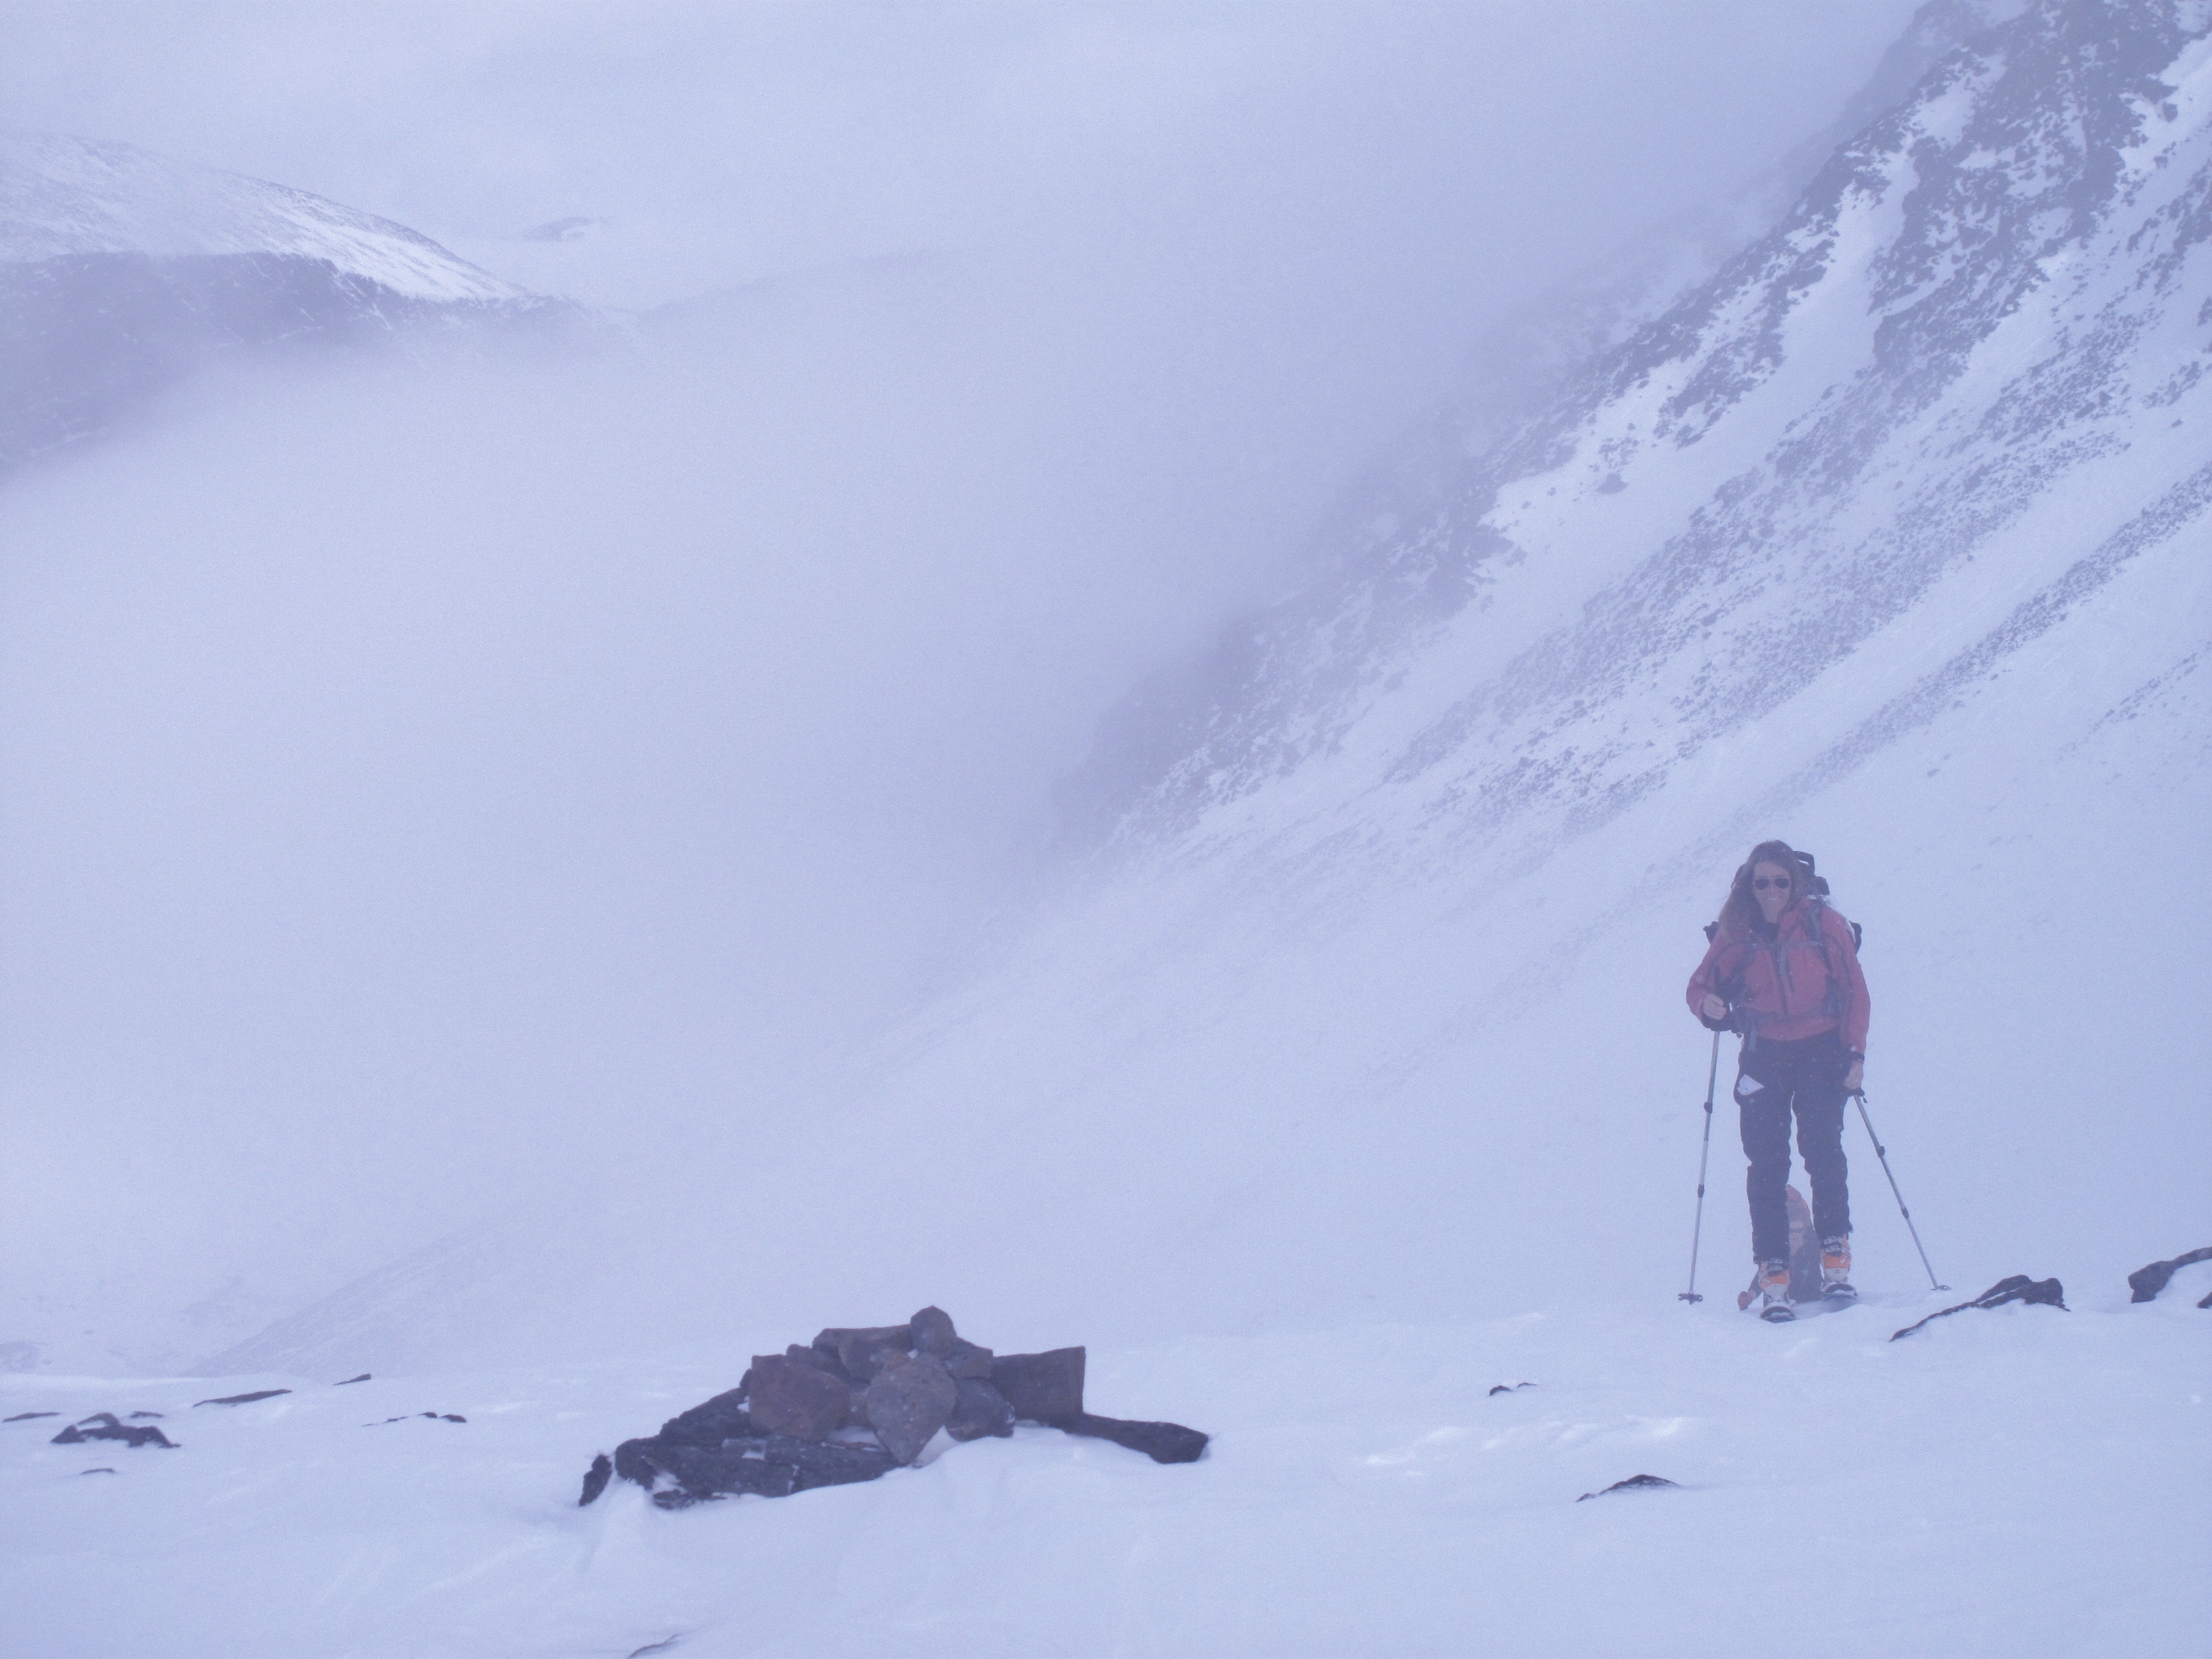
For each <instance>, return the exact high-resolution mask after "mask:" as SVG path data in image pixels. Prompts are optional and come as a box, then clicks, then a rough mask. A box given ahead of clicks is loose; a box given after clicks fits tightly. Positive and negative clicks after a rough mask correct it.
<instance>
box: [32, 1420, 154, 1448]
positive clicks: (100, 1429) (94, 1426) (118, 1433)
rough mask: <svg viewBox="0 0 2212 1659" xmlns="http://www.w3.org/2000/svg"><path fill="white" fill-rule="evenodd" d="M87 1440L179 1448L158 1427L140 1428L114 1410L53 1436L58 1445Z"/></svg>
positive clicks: (68, 1444)
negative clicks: (129, 1422) (117, 1441)
mask: <svg viewBox="0 0 2212 1659" xmlns="http://www.w3.org/2000/svg"><path fill="white" fill-rule="evenodd" d="M87 1440H120V1441H121V1442H122V1443H124V1444H125V1445H126V1446H130V1447H133V1448H136V1447H139V1446H166V1447H167V1448H168V1449H170V1450H172V1451H174V1450H176V1449H177V1443H176V1442H175V1441H173V1440H172V1439H170V1438H169V1437H168V1436H167V1435H166V1434H163V1433H162V1432H161V1430H159V1429H156V1428H151V1427H148V1428H138V1427H134V1426H133V1425H131V1424H128V1423H125V1422H124V1421H122V1420H121V1419H118V1417H117V1416H116V1415H115V1413H113V1412H98V1413H94V1414H93V1415H92V1416H90V1417H88V1418H84V1419H82V1420H80V1421H78V1422H75V1423H72V1424H70V1425H69V1427H67V1428H65V1429H64V1430H63V1431H61V1432H60V1433H59V1434H58V1435H56V1436H55V1437H53V1441H52V1443H53V1444H55V1445H57V1446H75V1445H78V1444H81V1443H82V1442H84V1441H87Z"/></svg>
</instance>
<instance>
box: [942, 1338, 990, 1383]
mask: <svg viewBox="0 0 2212 1659" xmlns="http://www.w3.org/2000/svg"><path fill="white" fill-rule="evenodd" d="M992 1358H993V1356H992V1353H991V1351H990V1350H989V1349H988V1348H984V1347H979V1346H976V1345H975V1343H973V1342H970V1341H969V1340H967V1339H966V1338H965V1337H963V1338H961V1339H960V1340H958V1341H957V1342H955V1343H954V1344H953V1345H952V1352H951V1354H950V1355H949V1356H947V1357H945V1370H948V1371H951V1373H952V1374H953V1376H972V1377H974V1378H975V1380H976V1381H977V1382H979V1383H983V1382H988V1381H989V1380H990V1376H991V1360H992Z"/></svg>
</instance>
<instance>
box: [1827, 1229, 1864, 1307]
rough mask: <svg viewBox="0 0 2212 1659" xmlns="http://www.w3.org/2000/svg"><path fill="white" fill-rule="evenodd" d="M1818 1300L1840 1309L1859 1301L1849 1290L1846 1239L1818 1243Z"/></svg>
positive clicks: (1849, 1242) (1848, 1244) (1849, 1255)
mask: <svg viewBox="0 0 2212 1659" xmlns="http://www.w3.org/2000/svg"><path fill="white" fill-rule="evenodd" d="M1820 1299H1821V1300H1822V1301H1824V1302H1826V1303H1827V1304H1828V1305H1829V1306H1831V1307H1841V1306H1843V1305H1844V1304H1848V1303H1852V1302H1856V1301H1857V1300H1858V1299H1859V1293H1858V1292H1857V1291H1855V1290H1853V1289H1852V1288H1851V1241H1850V1239H1849V1238H1848V1237H1840V1238H1824V1239H1822V1240H1821V1241H1820Z"/></svg>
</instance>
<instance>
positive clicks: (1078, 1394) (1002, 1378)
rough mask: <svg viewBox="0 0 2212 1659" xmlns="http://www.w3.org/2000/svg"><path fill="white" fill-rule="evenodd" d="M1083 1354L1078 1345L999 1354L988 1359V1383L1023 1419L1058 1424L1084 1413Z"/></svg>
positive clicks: (1016, 1414)
mask: <svg viewBox="0 0 2212 1659" xmlns="http://www.w3.org/2000/svg"><path fill="white" fill-rule="evenodd" d="M1084 1357H1085V1356H1084V1350H1082V1349H1081V1348H1054V1349H1052V1350H1050V1351H1049V1352H1045V1353H1002V1354H1000V1356H999V1357H998V1358H995V1359H994V1360H993V1361H992V1362H991V1385H992V1386H993V1387H994V1388H995V1389H998V1391H999V1392H1000V1394H1002V1395H1006V1403H1007V1404H1008V1405H1009V1406H1012V1407H1013V1408H1014V1415H1015V1416H1016V1417H1017V1418H1018V1419H1021V1420H1022V1421H1023V1422H1024V1423H1046V1424H1050V1425H1053V1426H1054V1427H1057V1426H1058V1425H1060V1424H1062V1423H1065V1422H1066V1421H1067V1420H1068V1419H1070V1418H1075V1417H1080V1416H1082V1415H1083V1364H1084Z"/></svg>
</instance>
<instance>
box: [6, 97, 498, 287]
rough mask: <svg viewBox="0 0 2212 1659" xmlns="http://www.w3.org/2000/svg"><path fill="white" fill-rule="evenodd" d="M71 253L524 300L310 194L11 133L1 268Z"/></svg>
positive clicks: (460, 262)
mask: <svg viewBox="0 0 2212 1659" xmlns="http://www.w3.org/2000/svg"><path fill="white" fill-rule="evenodd" d="M71 253H147V254H153V255H155V256H173V255H177V254H188V253H201V254H205V253H270V254H277V255H280V256H283V257H286V258H300V259H322V260H327V261H328V262H329V263H330V264H331V265H332V266H334V267H335V268H336V269H337V270H340V271H343V272H344V273H346V274H347V275H349V276H359V277H363V278H366V279H367V280H368V281H369V282H372V283H376V284H377V285H378V286H379V287H380V288H384V289H389V290H391V291H392V293H394V294H402V295H407V296H408V297H409V298H410V299H416V300H514V299H520V298H521V297H522V295H523V290H522V289H519V288H516V287H514V286H513V284H512V283H504V282H501V280H500V279H499V278H498V277H496V276H493V275H492V274H491V273H490V272H489V271H487V270H478V269H477V267H476V266H474V265H472V264H469V263H468V262H467V261H466V260H465V259H461V258H457V257H455V256H454V255H453V254H452V253H449V252H447V251H446V250H445V249H444V248H442V247H440V246H438V245H437V244H436V243H435V242H434V241H432V240H430V239H429V238H428V237H427V236H423V235H421V234H418V233H416V232H415V231H411V230H410V229H408V228H407V227H406V226H404V225H399V224H394V223H393V222H392V221H391V220H389V219H380V218H378V217H377V216H375V215H374V214H373V213H362V212H359V211H357V210H355V209H352V208H349V207H343V206H341V205H340V204H337V203H336V202H331V201H326V200H325V199H324V198H323V197H319V196H313V195H310V194H308V193H307V191H303V190H292V189H289V188H287V187H286V186H285V185H276V184H270V183H269V182H268V181H267V180H265V179H248V178H246V177H244V176H242V175H241V174H239V173H222V172H218V171H216V170H215V169H214V168H211V167H191V166H189V165H187V164H185V163H183V162H179V161H170V160H168V159H167V157H165V156H161V155H154V154H153V153H151V152H150V151H148V150H143V149H137V147H136V146H134V145H131V144H115V143H94V142H93V141H91V140H89V139H85V138H77V137H71V136H70V135H68V134H66V133H58V132H0V261H8V262H11V263H13V262H28V261H33V260H39V259H53V258H60V257H61V256H63V255H64V254H71Z"/></svg>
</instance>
